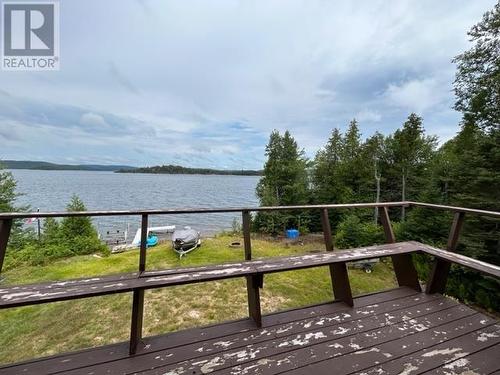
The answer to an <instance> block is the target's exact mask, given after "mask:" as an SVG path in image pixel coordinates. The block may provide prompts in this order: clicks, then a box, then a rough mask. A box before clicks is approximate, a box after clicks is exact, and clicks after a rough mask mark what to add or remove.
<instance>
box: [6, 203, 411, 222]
mask: <svg viewBox="0 0 500 375" xmlns="http://www.w3.org/2000/svg"><path fill="white" fill-rule="evenodd" d="M401 206H409V203H408V202H379V203H345V204H344V203H343V204H321V205H298V206H267V207H265V206H263V207H227V208H209V207H206V208H171V209H152V210H119V211H117V210H112V211H72V212H68V211H59V212H0V220H5V219H28V218H43V217H71V216H133V215H177V214H211V213H225V212H244V211H250V212H257V211H285V210H321V209H325V208H326V209H342V208H375V207H401Z"/></svg>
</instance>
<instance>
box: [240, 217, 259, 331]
mask: <svg viewBox="0 0 500 375" xmlns="http://www.w3.org/2000/svg"><path fill="white" fill-rule="evenodd" d="M250 219H251V218H250V212H249V211H243V212H242V229H243V245H244V248H245V260H252V242H251V239H250V225H251V222H250V221H251V220H250ZM246 280H247V296H248V314H249V316H250V318H252V319H253V321H254V322H255V324H256V325H257V327H262V312H261V308H260V288H262V286H263V282H264V277H263V275H262V274H259V275H251V276H247V277H246Z"/></svg>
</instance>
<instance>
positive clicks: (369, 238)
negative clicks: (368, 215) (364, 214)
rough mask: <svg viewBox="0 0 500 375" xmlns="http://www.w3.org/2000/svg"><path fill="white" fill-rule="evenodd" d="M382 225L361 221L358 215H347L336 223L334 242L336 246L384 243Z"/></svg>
mask: <svg viewBox="0 0 500 375" xmlns="http://www.w3.org/2000/svg"><path fill="white" fill-rule="evenodd" d="M384 242H385V238H384V232H383V230H382V227H380V226H379V225H376V224H375V223H373V222H365V223H363V222H361V220H360V219H359V217H358V216H356V215H348V216H346V217H345V218H344V219H343V220H342V221H341V222H340V223H339V225H338V227H337V233H336V235H335V244H336V246H337V247H338V248H343V249H347V248H350V247H360V246H370V245H375V244H378V243H384Z"/></svg>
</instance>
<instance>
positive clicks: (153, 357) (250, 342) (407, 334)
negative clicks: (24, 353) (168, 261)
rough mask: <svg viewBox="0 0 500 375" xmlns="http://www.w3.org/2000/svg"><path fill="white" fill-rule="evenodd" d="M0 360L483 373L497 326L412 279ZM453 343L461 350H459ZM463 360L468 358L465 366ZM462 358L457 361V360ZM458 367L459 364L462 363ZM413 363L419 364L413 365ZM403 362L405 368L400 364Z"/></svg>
mask: <svg viewBox="0 0 500 375" xmlns="http://www.w3.org/2000/svg"><path fill="white" fill-rule="evenodd" d="M263 325H264V326H263V328H261V329H258V328H255V326H252V324H251V322H250V321H249V320H239V321H235V322H229V323H223V324H219V325H214V326H210V327H204V328H195V329H190V330H185V331H180V332H175V333H171V334H167V335H162V336H156V337H151V338H146V339H145V347H144V348H142V349H141V350H140V351H139V353H138V354H137V355H135V356H131V357H130V356H128V355H127V354H128V351H127V349H128V347H127V343H122V344H116V345H110V346H107V347H103V348H97V349H90V350H84V351H80V352H77V353H69V354H63V355H59V356H54V357H50V358H44V359H39V360H35V361H29V362H26V363H24V364H17V365H10V366H7V367H3V368H0V375H4V374H39V375H45V374H56V373H59V374H63V373H64V374H93V375H96V374H104V373H105V374H131V373H144V374H176V375H181V374H189V375H195V374H202V373H208V372H212V373H214V374H278V373H289V374H323V373H324V374H332V373H335V374H350V373H359V374H393V373H394V374H399V373H403V374H406V375H414V374H419V373H424V372H430V373H432V374H454V373H455V372H454V371H455V370H457V371H456V373H457V374H460V373H462V372H463V371H458V370H464V371H473V372H471V373H470V375H476V374H488V373H493V372H495V371H498V370H499V365H498V363H499V361H498V358H499V355H498V354H499V350H500V326H499V325H498V324H497V323H496V321H495V320H494V319H492V318H490V317H487V316H485V315H483V314H481V313H478V312H476V311H474V310H472V309H470V308H469V307H466V306H464V305H461V304H459V303H457V302H456V301H453V300H451V299H448V298H445V297H443V296H441V295H438V294H434V295H426V294H422V293H417V292H415V291H414V290H411V289H410V288H398V289H394V290H391V291H386V292H381V293H376V294H372V295H367V296H363V297H359V298H356V299H355V307H354V308H351V307H349V306H347V305H346V304H344V303H340V302H336V303H328V304H321V305H317V306H311V307H307V308H301V309H294V310H290V311H285V312H278V313H274V314H270V315H267V316H264V317H263ZM456 348H460V350H456ZM464 363H466V365H464ZM462 365H463V366H462ZM460 366H461V367H460ZM415 368H417V369H415ZM405 371H406V372H405Z"/></svg>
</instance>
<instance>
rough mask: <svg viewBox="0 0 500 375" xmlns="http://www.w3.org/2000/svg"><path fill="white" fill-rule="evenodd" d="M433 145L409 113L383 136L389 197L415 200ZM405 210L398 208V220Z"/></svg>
mask: <svg viewBox="0 0 500 375" xmlns="http://www.w3.org/2000/svg"><path fill="white" fill-rule="evenodd" d="M435 148H436V138H435V137H430V136H426V135H425V131H424V128H423V125H422V118H421V117H419V116H417V115H416V114H415V113H411V114H410V115H409V116H408V119H407V120H406V121H405V123H404V124H403V128H402V129H398V130H396V131H395V132H394V135H393V136H390V137H388V138H387V152H388V154H387V155H386V162H388V163H389V164H390V168H389V169H390V170H391V172H392V175H390V176H388V177H389V179H388V182H389V184H390V189H391V191H392V196H391V197H390V200H401V201H406V200H411V199H416V197H417V196H418V193H419V191H420V190H421V187H422V186H424V185H425V184H426V182H425V181H426V179H427V177H428V174H427V172H428V166H429V162H430V160H431V158H432V156H433V151H434V150H435ZM404 219H405V209H404V207H403V208H402V210H401V220H402V221H404Z"/></svg>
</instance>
